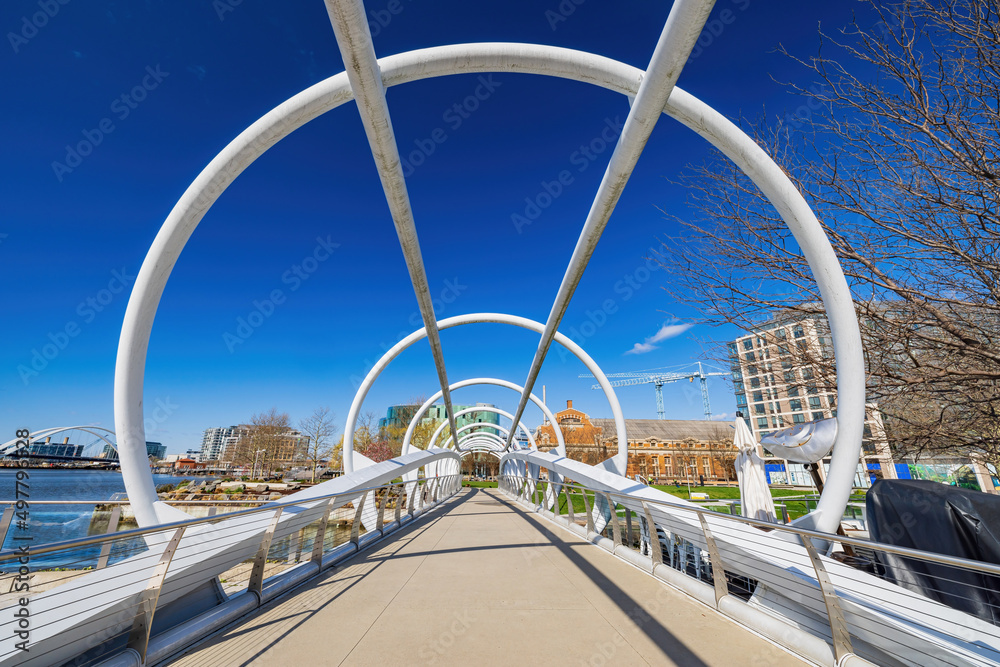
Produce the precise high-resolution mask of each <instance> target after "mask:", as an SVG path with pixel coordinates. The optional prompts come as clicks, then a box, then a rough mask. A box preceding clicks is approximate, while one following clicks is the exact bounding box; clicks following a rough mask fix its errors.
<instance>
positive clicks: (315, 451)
mask: <svg viewBox="0 0 1000 667" xmlns="http://www.w3.org/2000/svg"><path fill="white" fill-rule="evenodd" d="M335 420H336V416H335V415H334V413H333V411H332V410H330V408H327V407H322V408H316V409H315V410H314V411H313V413H312V414H311V415H310V416H308V417H306V418H305V419H303V420H302V421H301V422H299V430H301V431H302V432H303V433H305V434H306V435H308V436H309V448H308V450H307V452H306V460H308V461H309V465H310V467H311V468H312V481H313V483H315V482H316V469H317V468H319V465H320V462H321V461H323V460H324V459H329V458H330V457H331V456H332V455H333V449H334V446H333V445H332V444H331V443H330V439H331V438H333V436H334V435H336V433H337V426H336V425H335V423H334V422H335Z"/></svg>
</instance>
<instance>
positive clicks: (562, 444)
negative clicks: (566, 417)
mask: <svg viewBox="0 0 1000 667" xmlns="http://www.w3.org/2000/svg"><path fill="white" fill-rule="evenodd" d="M484 384H486V385H494V386H497V387H507V388H508V389H513V390H514V391H516V392H518V393H519V394H520V393H523V392H524V387H522V386H521V385H519V384H515V383H513V382H508V381H507V380H500V379H498V378H472V379H470V380H460V381H458V382H454V383H452V384H451V385H450V386H449V387H448V388H449V389H450V390H451V391H454V390H456V389H460V388H462V387H471V386H475V385H484ZM439 398H441V392H440V391H439V392H438V393H436V394H434V395H433V396H431V397H430V398H428V399H427V400H426V401H424V404H423V405H421V406H420V409H419V410H417V411H416V412H415V413H413V418H412V419H410V425H409V426H408V427H407V428H406V434H405V435H404V436H403V449H402V453H403V454H406V453H407V452H409V451H410V449H411V448H412V447H413V445H411V444H410V439H411V438H413V432H414V430H416V428H417V424H418V423H419V422H420V419H421V418H422V417H423V416H424V414H426V413H427V410H429V409H430V407H431V406H432V405H434V403H436V402H437V400H438V399H439ZM528 398H529V399H530V400H531V402H532V403H534V404H535V405H537V406H538V407H539V409H540V410H541V411H542V413H543V414H544V415H545V417H546V418H547V419H548V420H549V423H550V424H552V430H553V431H555V434H556V450H557V451H558V452H559V454H560V455H561V456H566V441H565V440H564V439H563V432H562V428H561V427H560V426H559V422H558V421H556V416H555V415H554V414H552V411H551V410H550V409H549V407H548V406H547V405H545V403H543V402H542V401H541V399H539V398H538V397H537V396H535V395H534V394H529V395H528Z"/></svg>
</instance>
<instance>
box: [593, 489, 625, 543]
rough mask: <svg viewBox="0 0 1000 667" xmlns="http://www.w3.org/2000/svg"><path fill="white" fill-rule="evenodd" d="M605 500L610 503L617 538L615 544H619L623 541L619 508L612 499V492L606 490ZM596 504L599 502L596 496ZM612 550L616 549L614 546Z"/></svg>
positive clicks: (612, 529) (612, 523)
mask: <svg viewBox="0 0 1000 667" xmlns="http://www.w3.org/2000/svg"><path fill="white" fill-rule="evenodd" d="M604 500H605V502H607V503H608V510H609V511H610V512H611V531H612V534H613V535H614V538H615V546H618V545H619V544H621V543H622V527H621V525H619V523H618V509H617V508H616V507H615V503H614V501H613V500H611V494H609V493H606V492H605V493H604ZM594 504H595V505H596V504H597V498H596V497H595V498H594ZM626 511H627V510H626ZM611 550H612V551H614V547H612V549H611Z"/></svg>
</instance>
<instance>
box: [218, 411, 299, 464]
mask: <svg viewBox="0 0 1000 667" xmlns="http://www.w3.org/2000/svg"><path fill="white" fill-rule="evenodd" d="M290 430H291V426H290V424H289V419H288V413H287V412H278V410H277V408H271V409H270V410H268V411H266V412H260V413H256V414H254V415H253V416H251V417H250V422H249V423H248V424H246V425H244V426H243V429H242V431H243V435H242V436H241V437H240V439H239V440H238V441H237V442H236V444H235V445H234V446H233V447H232V449H231V450H230V452H229V453H228V457H229V459H230V460H231V461H232V462H233V463H235V464H237V465H244V466H253V467H254V470H253V472H256V471H257V470H259V471H260V472H261V474H262V476H264V477H267V476H269V474H270V471H271V470H273V469H274V468H276V467H277V466H278V465H279V463H280V462H281V461H285V460H290V459H292V458H293V457H294V455H295V446H296V443H295V441H294V440H293V439H291V438H289V435H288V433H289V431H290Z"/></svg>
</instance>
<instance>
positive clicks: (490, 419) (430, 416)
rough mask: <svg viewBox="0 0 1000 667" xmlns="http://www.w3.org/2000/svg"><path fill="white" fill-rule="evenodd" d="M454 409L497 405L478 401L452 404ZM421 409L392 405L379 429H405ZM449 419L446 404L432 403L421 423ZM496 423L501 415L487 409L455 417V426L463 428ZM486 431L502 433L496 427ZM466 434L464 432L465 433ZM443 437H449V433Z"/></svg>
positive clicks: (416, 406)
mask: <svg viewBox="0 0 1000 667" xmlns="http://www.w3.org/2000/svg"><path fill="white" fill-rule="evenodd" d="M451 407H452V410H453V411H454V412H456V413H457V412H461V411H462V410H467V409H469V408H493V407H496V406H494V405H493V404H492V403H476V404H475V405H455V404H452V406H451ZM418 409H420V406H419V405H393V406H390V407H389V409H388V410H387V411H386V415H385V417H383V418H382V419H380V420H379V422H378V427H379V430H383V429H386V428H402V429H405V428H406V427H407V426H409V425H410V421H411V420H412V419H413V415H415V414H416V413H417V410H418ZM446 419H448V413H447V411H446V410H445V409H444V405H438V404H435V405H432V406H430V407H429V408H427V412H425V413H424V416H423V417H421V419H420V423H421V424H429V423H431V424H440V423H441V422H442V421H444V420H446ZM477 423H481V424H496V425H498V426H499V425H500V415H498V414H497V413H495V412H489V411H487V410H481V411H475V412H470V413H468V414H464V415H462V416H461V417H458V418H457V419H455V427H456V428H462V427H463V426H465V425H467V424H477ZM484 430H485V431H486V432H491V433H493V434H494V435H500V432H499V431H497V430H495V429H489V428H487V429H484ZM463 435H464V434H463ZM442 438H447V435H445V436H443V437H442Z"/></svg>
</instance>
